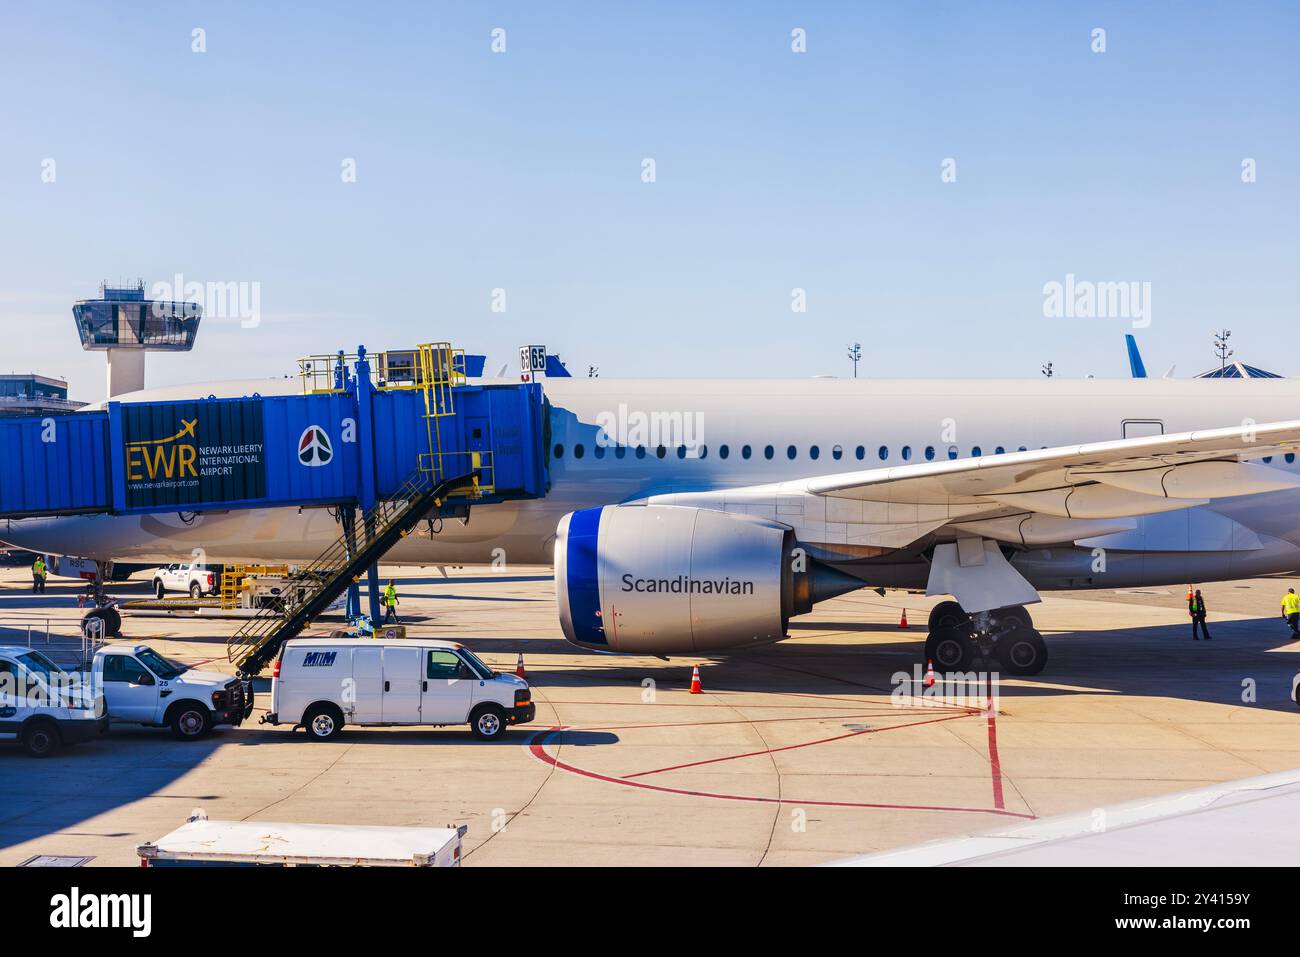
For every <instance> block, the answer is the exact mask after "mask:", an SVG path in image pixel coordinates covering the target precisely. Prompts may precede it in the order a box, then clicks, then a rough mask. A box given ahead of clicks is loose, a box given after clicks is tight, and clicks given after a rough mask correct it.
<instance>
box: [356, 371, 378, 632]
mask: <svg viewBox="0 0 1300 957" xmlns="http://www.w3.org/2000/svg"><path fill="white" fill-rule="evenodd" d="M355 368H356V388H357V458H358V459H359V460H360V463H361V495H360V503H361V513H362V514H363V515H367V516H368V515H369V514H370V513H371V510H372V509H373V508H374V507H375V502H376V501H377V496H376V495H375V486H376V482H377V478H376V474H375V418H374V401H373V399H374V386H373V385H371V382H370V363H369V362H367V361H366V349H365V346H359V347H358V348H357V364H356V367H355ZM374 534H375V528H374V522H373V520H372V519H370V518H367V519H366V539H367V541H369V540H370V539H371V538H373V537H374ZM366 596H367V598H368V600H369V601H368V604H369V606H370V620H371V621H372V622H374V623H375V624H376V625H378V624H379V623H380V621H382V620H383V618H382V612H381V610H380V606H379V566H378V564H374V565H371V566H370V567H369V568H368V569H366Z"/></svg>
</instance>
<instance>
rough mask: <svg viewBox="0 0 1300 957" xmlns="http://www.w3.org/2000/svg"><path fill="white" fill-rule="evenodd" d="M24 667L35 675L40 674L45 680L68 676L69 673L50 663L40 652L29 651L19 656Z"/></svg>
mask: <svg viewBox="0 0 1300 957" xmlns="http://www.w3.org/2000/svg"><path fill="white" fill-rule="evenodd" d="M18 660H19V661H21V662H22V664H23V667H24V668H26V669H27V670H28V671H30V672H32V673H33V674H38V675H40V676H41V677H43V678H46V679H49V677H50V675H66V674H67V672H66V671H64V670H63V669H62V668H60V667H59V666H58V665H56V664H55V663H54V662H52V661H50V659H49V658H46V657H45V656H44V655H43V654H41V653H40V652H39V651H28V652H26V653H24V654H21V655H19V656H18Z"/></svg>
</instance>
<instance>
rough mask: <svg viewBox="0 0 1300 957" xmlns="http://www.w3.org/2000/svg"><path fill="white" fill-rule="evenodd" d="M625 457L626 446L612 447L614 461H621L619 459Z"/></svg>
mask: <svg viewBox="0 0 1300 957" xmlns="http://www.w3.org/2000/svg"><path fill="white" fill-rule="evenodd" d="M625 455H627V446H626V445H616V446H614V458H616V459H621V458H622V457H623V456H625Z"/></svg>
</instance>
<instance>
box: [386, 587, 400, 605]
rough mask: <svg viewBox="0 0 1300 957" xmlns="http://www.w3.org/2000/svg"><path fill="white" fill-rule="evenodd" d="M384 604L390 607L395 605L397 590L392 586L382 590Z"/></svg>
mask: <svg viewBox="0 0 1300 957" xmlns="http://www.w3.org/2000/svg"><path fill="white" fill-rule="evenodd" d="M384 604H385V605H388V606H390V607H394V606H396V605H397V589H396V588H394V587H393V586H392V585H389V586H388V587H387V588H385V589H384Z"/></svg>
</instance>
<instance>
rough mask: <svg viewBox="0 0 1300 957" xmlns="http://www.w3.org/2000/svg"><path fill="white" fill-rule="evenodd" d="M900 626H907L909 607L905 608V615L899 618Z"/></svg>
mask: <svg viewBox="0 0 1300 957" xmlns="http://www.w3.org/2000/svg"><path fill="white" fill-rule="evenodd" d="M898 627H899V628H906V627H907V609H906V608H904V609H903V617H902V618H900V619H899V620H898Z"/></svg>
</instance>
